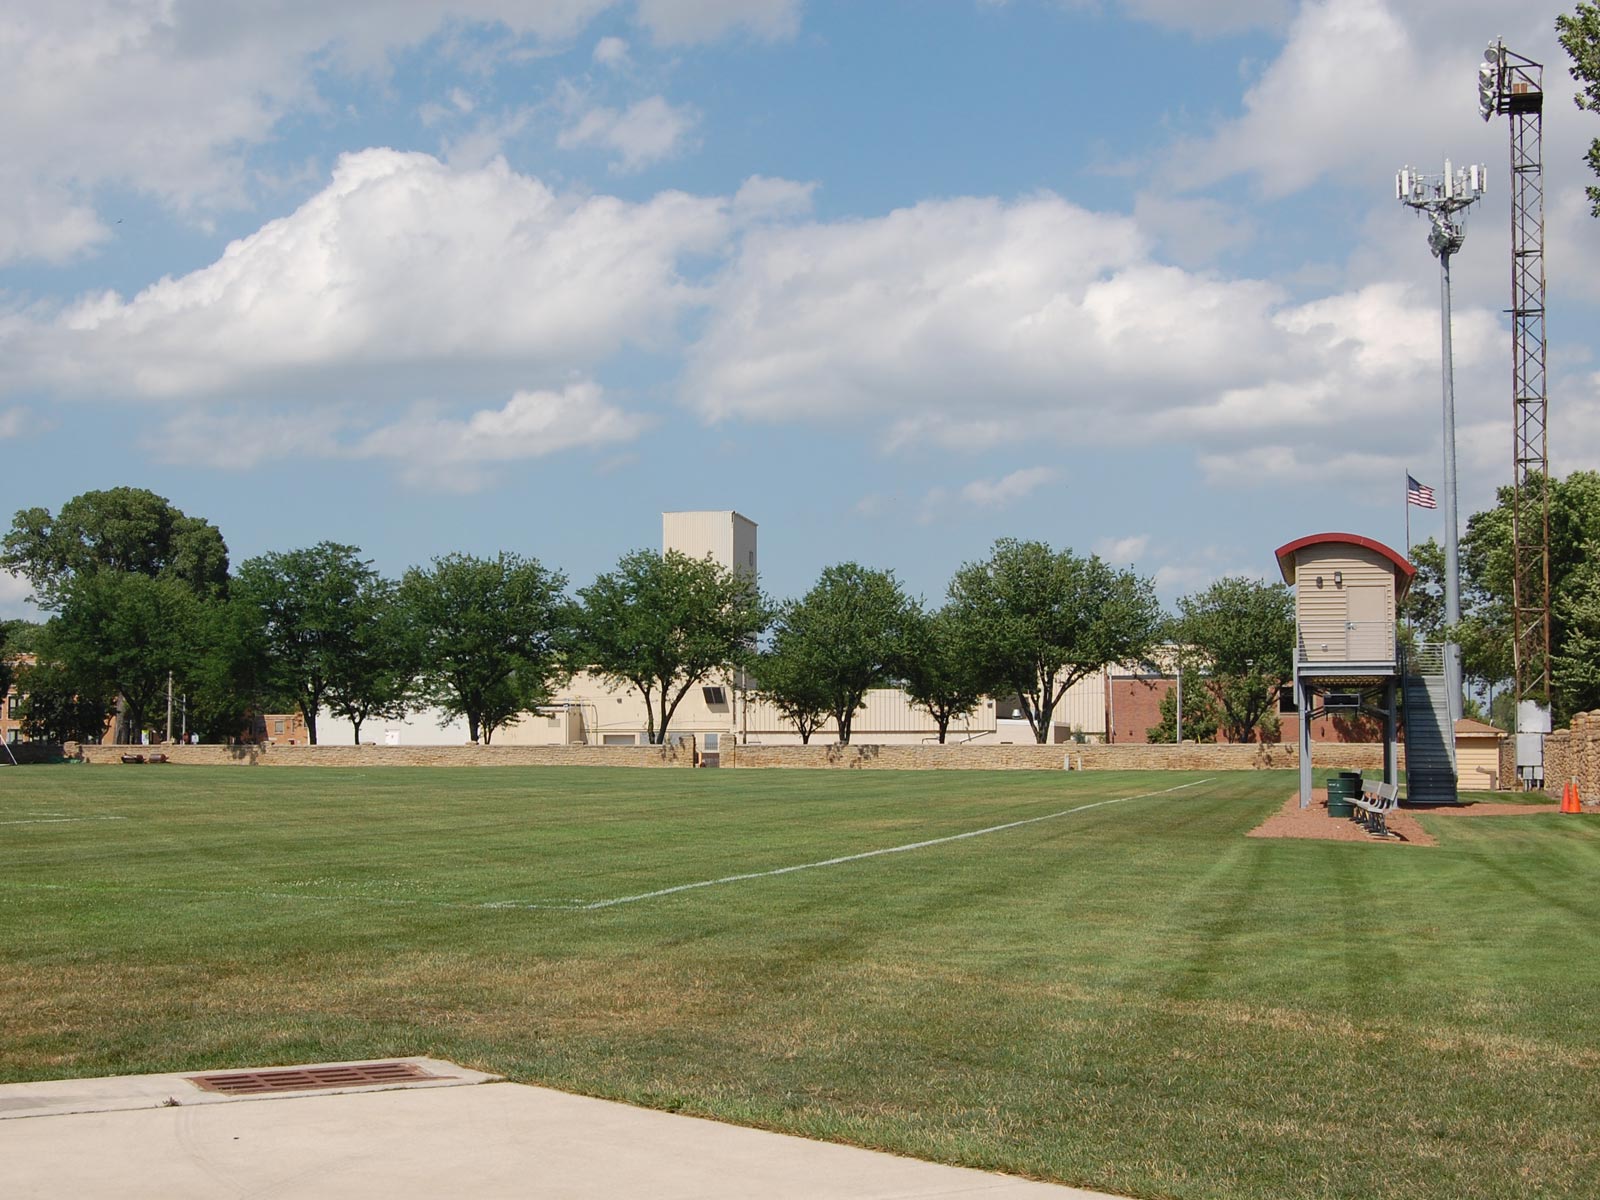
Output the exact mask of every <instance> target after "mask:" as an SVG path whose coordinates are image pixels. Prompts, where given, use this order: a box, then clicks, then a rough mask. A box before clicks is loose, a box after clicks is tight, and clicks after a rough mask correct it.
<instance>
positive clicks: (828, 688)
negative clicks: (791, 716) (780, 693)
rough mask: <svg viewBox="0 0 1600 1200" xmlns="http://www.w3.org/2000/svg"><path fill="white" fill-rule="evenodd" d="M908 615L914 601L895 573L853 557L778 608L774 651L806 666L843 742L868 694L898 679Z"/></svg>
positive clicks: (907, 630) (908, 621)
mask: <svg viewBox="0 0 1600 1200" xmlns="http://www.w3.org/2000/svg"><path fill="white" fill-rule="evenodd" d="M911 620H912V604H911V601H910V600H909V599H907V598H906V594H905V592H904V591H903V590H902V589H901V587H900V584H899V582H898V581H897V580H896V579H895V577H894V572H892V571H878V570H873V569H871V568H868V567H863V566H861V565H859V564H858V563H853V562H850V563H840V564H839V565H837V566H832V567H828V568H826V569H825V570H824V571H823V572H822V576H821V578H820V579H818V581H817V583H816V585H815V586H814V587H813V588H812V589H811V590H810V591H809V592H807V593H806V594H805V595H804V596H803V597H801V598H800V599H799V600H791V601H790V602H789V603H787V604H785V605H784V606H783V607H782V608H781V609H780V610H779V614H778V619H777V621H776V624H775V627H774V632H773V645H772V650H773V653H774V654H775V655H777V656H779V657H780V658H781V657H788V658H790V659H791V660H794V661H800V662H805V663H808V664H809V665H810V667H811V669H812V670H813V671H814V682H813V684H812V685H810V686H812V687H814V688H815V690H816V692H817V693H818V694H819V695H820V696H821V697H822V698H823V699H824V700H825V701H826V705H827V710H828V714H829V715H830V716H831V717H833V719H834V721H835V723H836V724H837V726H838V729H839V744H840V745H841V746H845V745H849V743H850V728H851V725H852V723H853V721H854V719H855V714H856V711H857V710H858V709H859V708H860V707H861V704H862V701H863V700H864V699H865V697H866V694H867V692H868V691H869V690H870V689H872V688H875V687H881V686H883V685H884V684H886V683H888V682H890V680H892V679H894V678H896V677H897V674H898V670H899V667H900V665H901V662H902V660H903V657H904V652H905V646H906V636H907V633H908V632H909V626H910V624H911ZM765 686H768V687H769V688H770V684H768V685H765ZM769 694H770V693H769Z"/></svg>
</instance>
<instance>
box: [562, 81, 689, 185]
mask: <svg viewBox="0 0 1600 1200" xmlns="http://www.w3.org/2000/svg"><path fill="white" fill-rule="evenodd" d="M698 120H699V117H698V116H697V115H696V114H695V112H694V110H693V109H691V108H688V107H687V106H674V105H672V104H669V103H668V102H667V101H666V100H665V99H663V98H662V97H660V96H651V97H649V98H648V99H645V100H640V101H638V102H637V103H635V104H631V105H629V106H628V107H627V108H625V109H621V110H618V109H615V108H604V107H601V108H591V109H590V110H589V111H588V112H586V113H584V114H583V115H582V116H581V117H579V118H578V120H577V122H576V123H575V124H574V125H572V126H571V127H570V128H568V129H564V130H562V131H561V134H560V137H559V138H558V139H557V143H558V144H559V145H560V146H561V148H562V149H564V150H571V149H574V148H576V147H579V146H599V147H601V148H602V149H605V150H610V151H611V152H613V153H614V154H616V156H617V161H616V169H617V170H619V171H638V170H642V169H643V168H645V167H648V166H650V165H651V164H652V163H657V162H660V161H661V160H662V159H665V158H670V157H672V156H673V155H674V154H676V153H677V152H678V151H679V149H680V148H681V147H682V145H683V141H684V139H685V138H686V137H687V136H688V134H689V132H690V131H691V130H692V129H693V128H694V126H695V124H696V122H697V121H698Z"/></svg>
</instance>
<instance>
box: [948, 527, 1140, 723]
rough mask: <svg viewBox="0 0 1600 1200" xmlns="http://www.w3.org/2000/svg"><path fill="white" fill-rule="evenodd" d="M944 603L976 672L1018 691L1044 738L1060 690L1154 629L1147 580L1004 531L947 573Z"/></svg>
mask: <svg viewBox="0 0 1600 1200" xmlns="http://www.w3.org/2000/svg"><path fill="white" fill-rule="evenodd" d="M950 603H951V606H952V607H953V608H954V610H955V612H956V613H957V615H958V618H959V620H960V621H961V623H962V625H963V626H964V627H965V628H966V629H967V630H968V631H969V635H970V637H971V638H972V645H973V646H974V647H975V652H976V654H977V656H978V658H977V663H978V667H979V670H980V671H981V672H982V673H983V675H984V676H985V677H986V678H988V679H991V680H994V681H995V682H997V683H1003V684H1004V685H1005V686H1006V687H1007V688H1008V689H1010V690H1011V691H1014V692H1015V693H1016V694H1017V696H1018V698H1019V699H1020V700H1021V702H1022V711H1023V714H1024V715H1025V716H1026V717H1027V718H1028V723H1029V725H1031V726H1032V728H1033V735H1034V737H1035V739H1036V740H1038V741H1039V742H1040V743H1041V744H1042V743H1045V742H1047V741H1049V740H1050V729H1051V725H1052V723H1053V719H1054V714H1055V709H1056V705H1057V703H1059V702H1060V700H1061V697H1062V696H1064V695H1065V694H1066V692H1067V689H1068V688H1070V687H1071V686H1072V685H1073V684H1075V683H1077V682H1078V681H1079V680H1080V679H1083V678H1085V677H1086V676H1088V675H1091V674H1093V673H1094V672H1096V671H1098V670H1100V669H1101V668H1103V667H1106V666H1108V665H1110V664H1112V663H1117V662H1131V661H1133V660H1135V659H1138V658H1141V657H1143V656H1144V654H1145V653H1146V652H1147V651H1148V650H1149V649H1150V647H1151V645H1152V644H1153V643H1154V642H1155V640H1156V638H1157V636H1158V634H1159V631H1160V628H1161V608H1160V605H1159V604H1157V603H1156V597H1155V589H1154V587H1153V586H1152V584H1151V583H1150V581H1149V580H1147V579H1142V578H1140V577H1139V576H1137V575H1135V574H1133V572H1131V571H1118V570H1115V569H1113V568H1112V567H1110V566H1108V565H1107V564H1106V563H1105V562H1103V561H1101V559H1100V558H1099V557H1098V556H1091V557H1089V558H1079V557H1077V556H1076V555H1074V554H1073V553H1072V552H1071V551H1067V550H1063V551H1061V552H1059V553H1058V552H1056V551H1054V550H1051V549H1050V547H1049V546H1047V545H1045V544H1044V543H1043V542H1022V541H1017V540H1015V539H1012V538H1002V539H1000V540H999V541H997V542H995V544H994V549H993V551H992V553H991V554H990V556H989V558H988V560H987V561H985V562H980V563H968V564H966V565H965V566H963V567H962V568H961V569H960V570H959V571H957V572H956V575H955V578H954V579H952V580H951V582H950Z"/></svg>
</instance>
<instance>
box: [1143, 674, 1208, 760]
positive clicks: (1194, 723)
mask: <svg viewBox="0 0 1600 1200" xmlns="http://www.w3.org/2000/svg"><path fill="white" fill-rule="evenodd" d="M1221 724H1222V717H1221V714H1220V713H1219V712H1218V711H1217V702H1216V700H1214V699H1213V698H1212V696H1211V692H1210V690H1209V689H1207V688H1206V687H1205V686H1204V677H1203V676H1202V675H1201V674H1200V672H1199V671H1198V670H1196V669H1194V668H1193V667H1189V668H1187V669H1185V670H1184V672H1183V740H1184V741H1186V742H1211V741H1215V740H1216V737H1217V729H1218V727H1219V726H1220V725H1221ZM1177 725H1178V689H1177V688H1175V687H1174V688H1168V689H1167V694H1166V695H1165V696H1163V697H1161V720H1160V721H1159V722H1158V723H1157V724H1155V725H1152V726H1150V728H1149V729H1147V730H1145V734H1144V735H1145V737H1146V738H1148V739H1149V740H1150V741H1152V742H1176V741H1177V740H1178V729H1177Z"/></svg>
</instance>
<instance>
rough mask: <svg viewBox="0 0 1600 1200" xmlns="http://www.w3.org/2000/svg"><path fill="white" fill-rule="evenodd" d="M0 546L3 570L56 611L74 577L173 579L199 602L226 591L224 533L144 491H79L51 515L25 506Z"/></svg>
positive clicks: (118, 488)
mask: <svg viewBox="0 0 1600 1200" xmlns="http://www.w3.org/2000/svg"><path fill="white" fill-rule="evenodd" d="M0 547H3V549H0V566H3V567H5V568H6V569H8V570H11V571H15V572H17V573H18V574H20V575H22V576H23V577H25V578H26V579H27V580H28V582H29V583H31V584H32V585H33V588H34V593H35V598H36V599H37V600H38V602H39V604H40V605H42V606H43V607H45V608H48V609H54V608H59V607H60V605H61V603H62V601H63V598H64V590H65V588H66V586H67V584H68V583H69V582H70V581H71V580H72V579H74V578H76V577H77V576H80V575H84V574H89V573H92V572H97V571H114V572H119V573H125V574H134V575H145V576H148V577H150V578H160V579H168V580H172V581H174V582H177V583H181V584H183V585H184V586H186V587H187V588H188V589H189V590H190V591H191V592H193V593H194V594H195V595H196V596H199V597H202V598H211V597H215V596H219V595H221V594H222V593H223V592H224V591H225V590H226V589H227V583H228V547H227V544H226V543H225V542H224V541H223V540H222V533H221V531H220V530H218V529H217V527H216V526H215V525H212V524H210V523H208V522H206V521H203V520H201V519H200V518H199V517H190V516H187V515H185V514H184V512H183V511H182V510H181V509H178V508H175V507H174V506H173V505H172V504H171V502H170V501H168V500H167V499H166V498H165V497H163V496H158V495H156V494H155V493H154V492H151V491H147V490H146V489H144V488H131V487H117V488H110V489H108V490H105V491H94V492H84V493H83V494H82V495H79V496H74V497H73V498H72V499H71V500H69V501H67V502H66V503H65V504H63V505H62V506H61V511H60V513H58V514H56V515H55V516H52V515H51V514H50V511H49V510H48V509H44V508H28V509H23V510H21V511H20V512H18V513H17V514H16V517H15V518H14V519H13V521H12V524H11V531H10V532H9V533H8V534H6V536H5V539H4V541H3V542H0Z"/></svg>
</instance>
